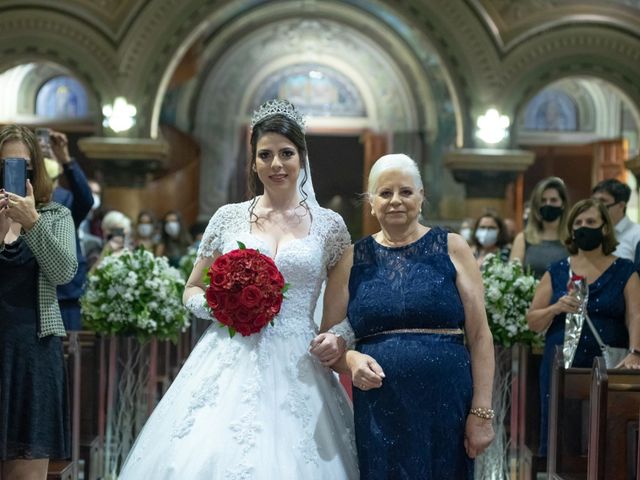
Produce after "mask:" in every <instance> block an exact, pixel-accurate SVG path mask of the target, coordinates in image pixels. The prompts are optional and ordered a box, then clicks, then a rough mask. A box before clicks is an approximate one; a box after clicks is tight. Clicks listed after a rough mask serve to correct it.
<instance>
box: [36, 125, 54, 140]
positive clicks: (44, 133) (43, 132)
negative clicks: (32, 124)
mask: <svg viewBox="0 0 640 480" xmlns="http://www.w3.org/2000/svg"><path fill="white" fill-rule="evenodd" d="M36 137H38V139H40V140H41V141H43V142H45V143H49V141H50V140H51V136H50V135H49V129H48V128H36Z"/></svg>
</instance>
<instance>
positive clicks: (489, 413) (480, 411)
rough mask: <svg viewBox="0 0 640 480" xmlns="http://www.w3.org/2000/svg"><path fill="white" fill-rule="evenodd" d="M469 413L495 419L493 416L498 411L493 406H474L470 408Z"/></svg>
mask: <svg viewBox="0 0 640 480" xmlns="http://www.w3.org/2000/svg"><path fill="white" fill-rule="evenodd" d="M469 413H470V414H471V415H475V416H476V417H480V418H484V419H485V420H493V417H495V416H496V412H494V411H493V409H492V408H484V407H474V408H472V409H471V410H469Z"/></svg>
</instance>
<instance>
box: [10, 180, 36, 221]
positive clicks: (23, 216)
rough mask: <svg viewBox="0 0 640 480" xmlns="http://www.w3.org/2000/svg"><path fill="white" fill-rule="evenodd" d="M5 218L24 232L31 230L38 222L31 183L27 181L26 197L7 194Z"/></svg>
mask: <svg viewBox="0 0 640 480" xmlns="http://www.w3.org/2000/svg"><path fill="white" fill-rule="evenodd" d="M6 211H7V216H8V217H9V218H10V219H11V220H13V221H14V222H17V223H19V224H20V225H22V228H24V229H25V230H31V227H33V226H34V225H35V223H36V222H37V221H38V218H39V217H40V215H39V214H38V211H37V210H36V201H35V198H34V197H33V187H32V186H31V182H30V181H29V180H27V195H26V196H24V197H21V196H20V195H16V194H15V193H9V201H8V205H7V210H6Z"/></svg>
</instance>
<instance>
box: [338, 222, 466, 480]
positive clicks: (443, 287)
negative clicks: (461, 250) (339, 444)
mask: <svg viewBox="0 0 640 480" xmlns="http://www.w3.org/2000/svg"><path fill="white" fill-rule="evenodd" d="M455 282H456V270H455V267H454V265H453V263H452V262H451V259H450V258H449V254H448V242H447V232H446V231H444V230H442V229H439V228H432V229H431V230H429V231H428V232H427V233H426V234H425V235H423V236H422V237H421V238H420V239H419V240H417V241H416V242H414V243H412V244H409V245H406V246H403V247H394V248H390V247H385V246H382V245H380V244H379V243H378V242H376V241H375V240H374V239H373V237H367V238H364V239H362V240H360V241H358V242H356V244H355V246H354V261H353V268H352V270H351V276H350V280H349V298H350V301H349V310H348V316H349V321H350V322H351V325H352V327H353V330H354V332H355V335H356V338H358V341H357V347H356V348H357V350H358V351H360V352H362V353H365V354H367V355H371V356H372V357H373V358H375V359H376V360H377V362H378V363H379V364H380V366H381V367H382V369H383V370H384V372H385V375H386V376H385V379H384V380H383V384H382V387H381V388H377V389H371V390H367V391H362V390H359V389H354V395H353V402H354V415H355V428H356V444H357V448H358V457H359V462H360V473H361V477H360V478H362V479H363V480H365V479H366V480H370V479H381V480H382V479H389V478H393V479H407V480H409V479H416V478H420V479H431V480H441V479H444V478H447V479H472V478H473V461H472V460H471V459H469V458H468V457H467V455H466V453H465V450H464V445H463V438H464V429H465V423H466V418H467V414H468V412H469V408H470V407H471V396H472V382H471V367H470V357H469V352H468V350H467V348H466V347H465V346H464V343H463V335H461V334H458V335H455V334H442V333H436V334H434V333H424V331H422V332H421V331H420V330H421V329H438V330H439V329H443V330H445V331H453V330H455V329H461V328H464V309H463V306H462V301H461V299H460V295H459V294H458V289H457V287H456V283H455ZM398 330H401V332H398ZM412 330H413V331H414V332H415V333H411V331H412Z"/></svg>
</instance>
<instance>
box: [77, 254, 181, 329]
mask: <svg viewBox="0 0 640 480" xmlns="http://www.w3.org/2000/svg"><path fill="white" fill-rule="evenodd" d="M183 289H184V279H183V278H182V275H181V273H180V271H179V270H177V269H175V268H173V267H170V266H169V264H168V262H167V259H166V258H164V257H154V255H153V254H152V253H151V252H148V251H146V250H144V249H142V248H138V249H136V250H133V251H125V252H123V253H122V254H120V255H110V256H108V257H105V258H104V259H103V260H102V262H101V263H100V265H99V266H98V267H97V268H96V269H95V271H94V272H93V273H92V274H90V275H89V277H88V281H87V289H86V292H85V294H84V296H83V297H82V300H81V304H82V310H83V315H84V324H85V326H86V327H87V328H89V329H92V330H95V331H97V332H100V333H106V334H124V335H135V336H137V337H138V338H139V339H141V340H144V339H146V338H148V337H150V336H156V337H157V338H158V339H160V340H164V339H172V340H175V339H177V336H178V333H179V332H181V331H185V330H186V329H187V327H188V326H189V315H188V312H187V310H186V309H185V308H184V306H183V305H182V291H183Z"/></svg>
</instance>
